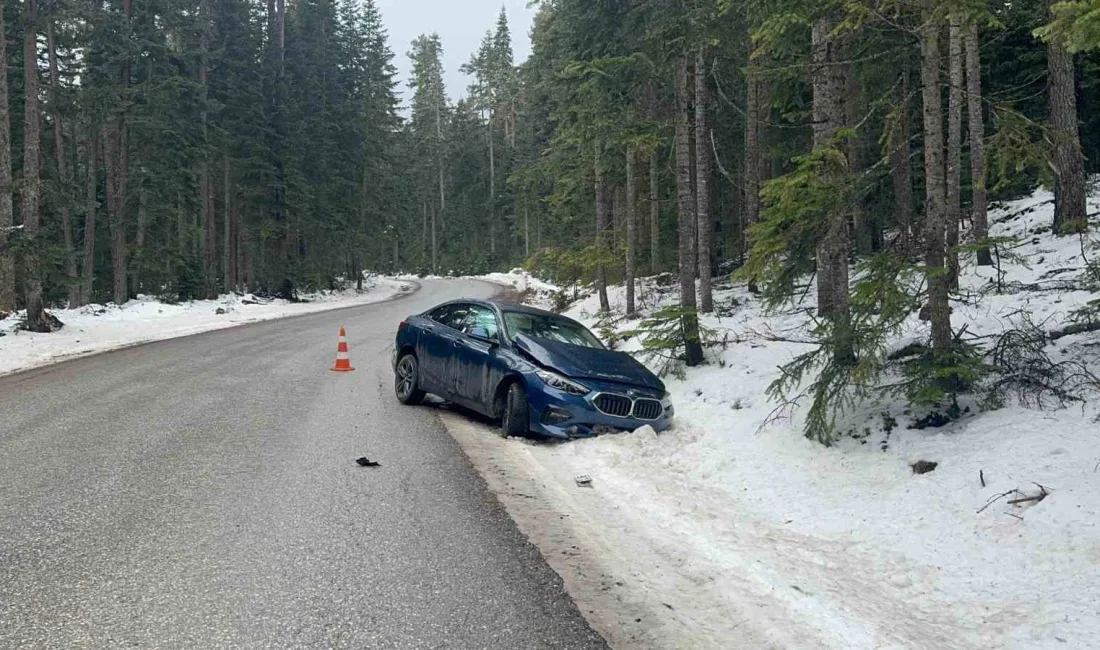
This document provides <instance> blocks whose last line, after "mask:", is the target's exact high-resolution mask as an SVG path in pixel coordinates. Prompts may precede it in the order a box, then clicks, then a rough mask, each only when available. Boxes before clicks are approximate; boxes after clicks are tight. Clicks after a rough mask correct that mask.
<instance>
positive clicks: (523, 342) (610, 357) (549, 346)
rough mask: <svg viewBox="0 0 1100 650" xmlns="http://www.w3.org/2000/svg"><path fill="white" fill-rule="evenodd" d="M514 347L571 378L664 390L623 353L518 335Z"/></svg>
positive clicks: (647, 370)
mask: <svg viewBox="0 0 1100 650" xmlns="http://www.w3.org/2000/svg"><path fill="white" fill-rule="evenodd" d="M515 344H516V349H518V350H520V351H521V352H524V353H526V354H527V355H528V356H530V357H531V358H532V359H534V360H535V362H536V363H538V364H539V365H542V366H545V367H547V368H549V369H551V370H555V371H557V372H559V373H561V374H563V375H565V376H567V377H572V378H574V379H596V380H602V381H611V382H616V383H622V384H632V385H634V386H641V387H643V388H649V389H652V390H656V391H660V392H664V390H665V385H664V382H662V381H661V380H660V379H658V378H657V375H654V374H653V373H652V372H650V370H649V369H648V368H646V367H645V366H643V365H642V364H641V363H639V362H638V360H637V359H635V358H634V357H632V356H630V355H629V354H626V353H625V352H615V351H614V350H600V349H597V348H586V347H582V346H579V345H570V344H569V343H560V342H558V341H550V340H547V339H539V338H534V337H530V336H526V335H524V334H521V335H519V336H517V337H516V341H515Z"/></svg>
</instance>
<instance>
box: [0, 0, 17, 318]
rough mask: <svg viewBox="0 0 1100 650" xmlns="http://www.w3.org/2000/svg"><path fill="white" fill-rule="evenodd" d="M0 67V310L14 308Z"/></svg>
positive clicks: (3, 32) (1, 33) (0, 29)
mask: <svg viewBox="0 0 1100 650" xmlns="http://www.w3.org/2000/svg"><path fill="white" fill-rule="evenodd" d="M5 23H6V21H5V20H4V12H3V10H2V8H0V53H4V56H5V59H6V57H7V51H8V30H7V25H6V24H5ZM3 68H4V69H3V70H0V313H7V312H10V311H12V310H13V309H15V259H14V252H13V251H12V249H11V246H10V244H9V241H10V240H11V239H12V236H13V231H14V229H15V219H14V210H13V206H12V190H13V189H14V187H13V186H12V176H11V118H10V117H9V111H8V101H9V97H8V67H7V66H6V65H5V66H3Z"/></svg>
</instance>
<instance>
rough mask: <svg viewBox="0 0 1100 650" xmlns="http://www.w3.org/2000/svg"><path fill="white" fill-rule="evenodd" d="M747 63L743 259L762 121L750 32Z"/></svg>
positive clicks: (753, 209) (755, 200) (752, 217)
mask: <svg viewBox="0 0 1100 650" xmlns="http://www.w3.org/2000/svg"><path fill="white" fill-rule="evenodd" d="M748 42H749V65H748V69H747V72H746V74H745V177H744V185H745V198H744V201H743V202H742V203H741V205H742V210H741V242H740V243H741V261H742V263H744V260H745V258H746V257H747V256H748V253H749V249H750V247H751V245H752V240H751V238H750V237H749V230H750V229H751V228H752V227H753V226H755V225H756V224H757V223H759V221H760V178H761V176H762V173H761V164H762V163H763V160H762V158H761V155H760V135H761V129H760V125H761V123H762V122H763V117H764V116H763V112H764V111H763V102H762V101H761V99H762V96H761V95H762V93H761V92H760V90H761V88H760V84H761V83H763V82H762V80H761V79H760V73H759V71H758V69H757V66H756V64H755V62H754V59H755V58H756V52H757V45H756V41H755V40H754V39H753V38H752V37H751V36H750V37H749V39H748ZM758 290H759V289H758V287H757V286H756V283H755V282H750V283H749V291H751V292H752V293H756V292H757V291H758Z"/></svg>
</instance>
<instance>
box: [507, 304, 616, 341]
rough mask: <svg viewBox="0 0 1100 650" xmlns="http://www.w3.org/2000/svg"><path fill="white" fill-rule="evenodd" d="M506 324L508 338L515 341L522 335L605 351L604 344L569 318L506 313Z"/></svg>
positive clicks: (513, 312)
mask: <svg viewBox="0 0 1100 650" xmlns="http://www.w3.org/2000/svg"><path fill="white" fill-rule="evenodd" d="M504 324H505V326H506V327H507V328H508V336H509V337H510V338H511V339H512V340H513V341H514V340H515V339H516V337H517V336H519V335H520V334H524V335H527V336H530V337H532V338H538V339H546V340H548V341H557V342H559V343H568V344H570V345H579V346H581V347H586V348H597V349H603V344H602V343H600V340H599V339H597V338H596V337H595V336H594V335H593V334H592V332H589V331H588V330H587V329H585V328H584V326H583V325H581V324H580V323H577V322H574V321H571V320H569V319H568V318H562V317H560V316H547V315H543V314H528V313H523V312H515V311H506V312H504Z"/></svg>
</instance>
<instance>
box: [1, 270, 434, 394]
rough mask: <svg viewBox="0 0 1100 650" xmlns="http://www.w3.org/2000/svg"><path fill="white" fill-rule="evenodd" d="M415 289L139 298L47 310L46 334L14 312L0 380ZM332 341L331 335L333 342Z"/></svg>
mask: <svg viewBox="0 0 1100 650" xmlns="http://www.w3.org/2000/svg"><path fill="white" fill-rule="evenodd" d="M414 290H415V285H414V284H413V283H411V282H408V281H401V280H394V279H388V278H380V277H375V276H371V277H368V278H366V280H365V281H364V284H363V291H361V292H360V291H356V290H355V289H354V288H352V289H345V290H341V291H325V292H318V293H310V294H300V295H299V300H300V302H294V303H292V302H289V301H286V300H280V299H266V298H260V297H257V296H254V295H251V294H243V295H242V294H228V295H222V296H219V297H218V298H217V299H216V300H194V301H190V302H184V303H178V304H168V303H164V302H161V301H159V300H157V299H156V298H155V297H153V296H139V297H138V298H137V299H135V300H131V301H130V302H128V303H126V304H125V305H123V306H122V307H119V306H117V305H114V304H107V305H97V304H93V305H87V306H85V307H80V308H78V309H50V310H49V312H50V313H51V314H53V315H54V316H56V317H57V318H58V319H59V320H60V321H61V322H62V323H63V324H64V327H63V328H62V329H60V330H58V331H57V332H53V333H50V334H36V333H31V332H26V331H22V330H20V329H19V327H20V324H21V322H22V318H23V313H22V312H17V313H14V314H11V315H10V316H9V317H8V318H6V319H4V320H0V375H3V374H8V373H12V372H17V371H20V370H26V369H29V368H35V367H39V366H42V365H46V364H49V363H55V362H58V361H64V360H67V359H72V358H75V357H80V356H86V355H89V354H96V353H98V352H105V351H107V350H113V349H116V348H123V347H128V346H132V345H139V344H142V343H148V342H151V341H160V340H164V339H171V338H177V337H180V336H188V335H190V334H197V333H199V332H206V331H210V330H216V329H222V328H226V327H234V326H236V325H243V324H245V323H253V322H257V321H262V320H271V319H275V318H285V317H287V316H298V315H301V314H309V313H314V312H319V311H328V310H332V309H341V308H344V307H354V306H357V305H365V304H370V303H374V302H380V301H383V300H388V299H390V298H394V297H396V296H399V295H402V294H404V293H410V292H412V291H414ZM335 336H336V334H335V333H333V337H334V339H333V340H334V341H335ZM334 349H335V348H334Z"/></svg>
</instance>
